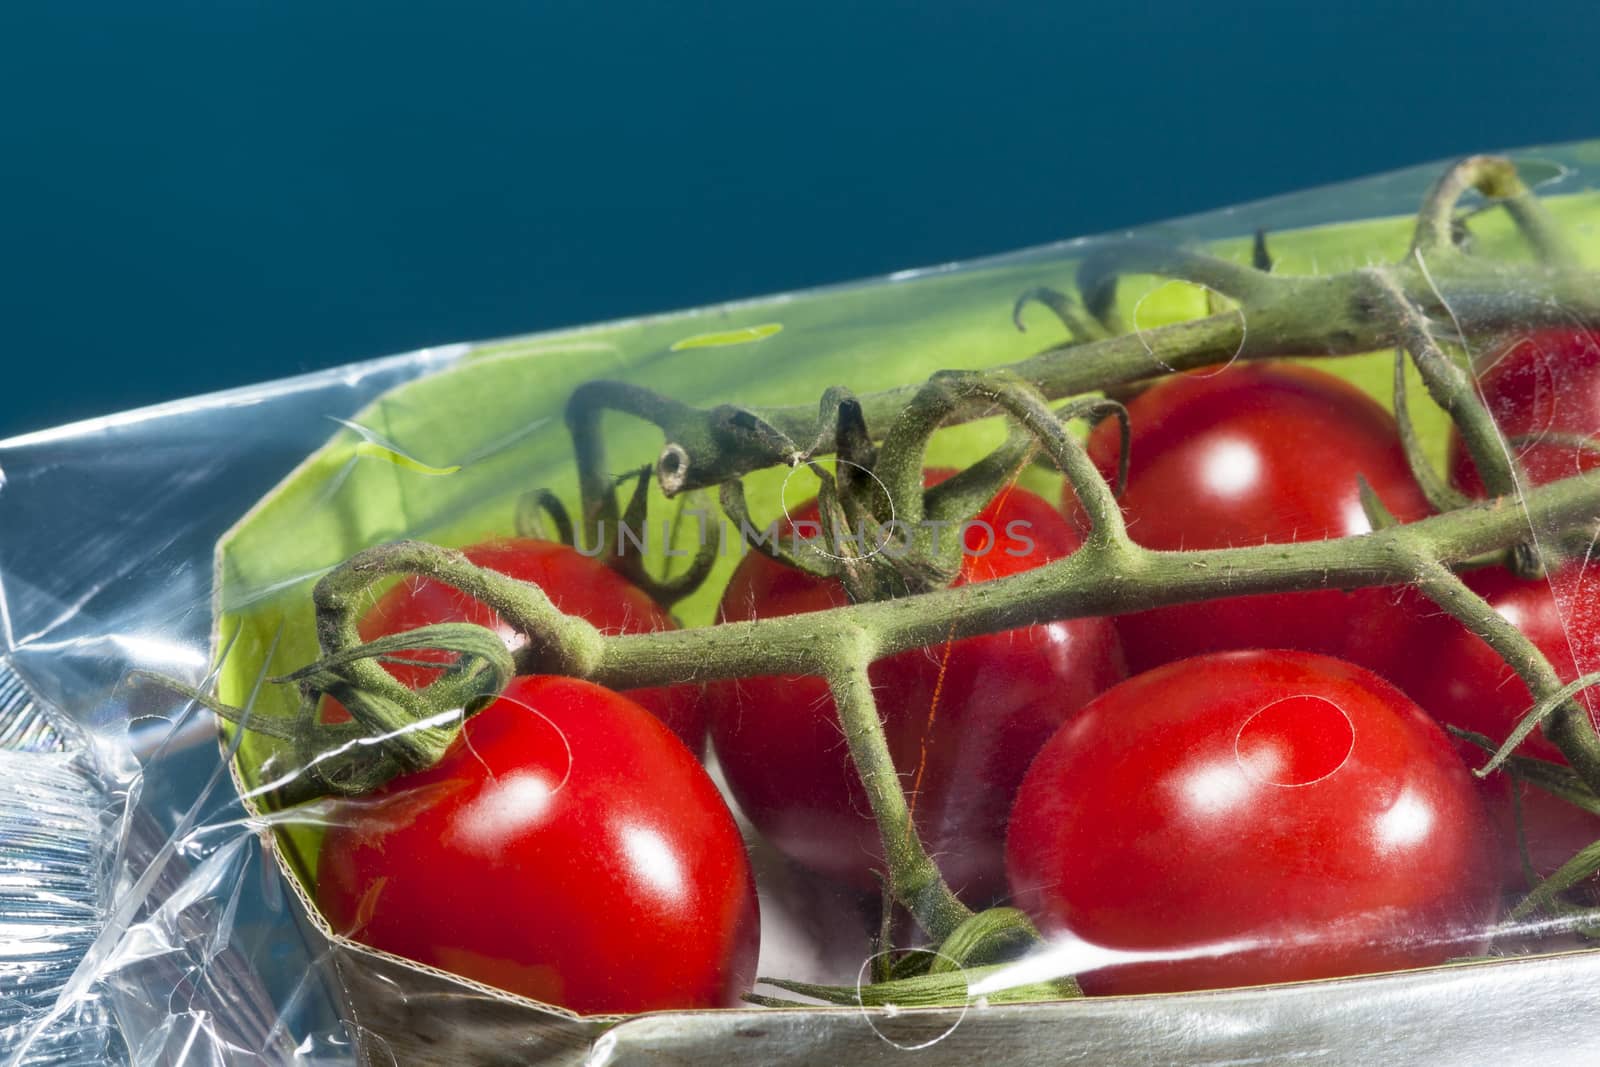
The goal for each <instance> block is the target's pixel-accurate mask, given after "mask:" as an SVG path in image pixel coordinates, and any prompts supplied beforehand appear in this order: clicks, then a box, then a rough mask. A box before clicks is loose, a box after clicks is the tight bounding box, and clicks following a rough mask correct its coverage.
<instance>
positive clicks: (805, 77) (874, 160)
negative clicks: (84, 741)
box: [0, 0, 1600, 437]
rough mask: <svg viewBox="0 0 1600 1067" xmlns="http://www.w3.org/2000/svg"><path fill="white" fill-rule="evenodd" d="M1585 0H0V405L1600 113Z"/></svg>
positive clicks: (868, 262)
mask: <svg viewBox="0 0 1600 1067" xmlns="http://www.w3.org/2000/svg"><path fill="white" fill-rule="evenodd" d="M1597 29H1600V6H1597V5H1595V4H1594V3H1593V2H1592V0H1589V2H1586V3H1579V2H1557V3H1545V4H1540V5H1523V6H1520V7H1515V6H1514V7H1511V8H1507V6H1506V5H1504V4H1503V3H1487V2H1482V0H1462V2H1458V3H1454V4H1450V5H1442V4H1440V5H1434V4H1417V3H1405V2H1397V0H1388V2H1380V0H1343V2H1338V3H1336V2H1331V0H1330V2H1327V3H1318V4H1315V5H1312V4H1299V3H1285V2H1281V0H1280V2H1276V3H1235V4H1222V3H1212V4H1206V5H1178V4H1158V3H1144V4H1139V3H1129V4H1109V3H1100V4H1094V5H1072V4H1063V3H1046V2H1034V0H1029V2H1013V3H1005V2H1002V0H987V2H972V3H958V2H953V0H919V2H886V0H875V2H871V3H852V4H829V3H819V4H811V5H797V4H786V5H779V4H772V3H749V2H746V3H739V4H733V3H729V4H693V3H683V2H680V3H671V4H669V3H656V2H642V0H634V2H631V3H628V4H606V3H597V2H590V3H564V2H563V3H558V2H545V3H522V4H489V3H485V4H461V3H443V2H419V3H403V2H399V0H388V2H382V3H380V2H367V0H317V2H302V0H255V2H249V0H205V2H201V0H188V2H180V0H147V2H144V3H139V4H133V3H129V2H127V0H76V2H73V3H61V2H50V3H34V2H32V0H20V2H19V0H10V2H9V3H7V4H6V5H4V7H3V8H0V119H3V121H0V253H3V254H0V328H3V333H0V437H4V436H6V435H8V434H11V433H16V432H20V431H25V430H30V429H36V428H40V427H43V426H46V425H50V424H54V423H57V422H61V421H64V420H68V419H74V418H79V417H84V416H89V415H95V414H101V413H105V412H109V411H114V410H118V409H122V408H127V407H131V406H135V405H139V404H145V403H150V402H153V401H158V400H164V399H170V398H173V397H177V396H182V395H186V394H189V393H195V392H200V391H205V390H210V389H216V388H221V387H225V386H230V385H237V384H243V383H246V382H251V381H257V380H262V379H267V378H274V377H279V376H282V375H287V374H293V373H296V372H299V371H304V370H309V369H312V368H316V367H321V366H327V365H330V364H335V363H340V362H345V361H348V360H352V359H358V358H364V357H368V356H375V355H382V354H386V353H389V352H394V351H400V350H404V349H409V348H414V347H419V346H423V345H428V344H432V343H438V342H446V341H452V340H463V339H471V338H482V337H492V336H497V335H505V334H511V333H518V332H524V331H529V330H535V329H545V328H550V327H555V326H560V325H564V324H572V323H579V322H584V321H589V320H595V319H600V318H608V317H616V316H622V315H631V314H635V313H641V312H648V311H656V310H665V309H670V308H674V307H680V306H685V305H693V304H699V303H705V302H710V301H719V300H724V299H729V298H734V297H740V296H748V295H755V294H759V293H763V292H769V291H774V290H782V289H788V288H794V287H799V286H807V285H813V284H817V283H822V282H828V281H839V280H844V279H847V278H852V277H857V276H861V275H868V274H874V273H881V272H885V271H889V270H894V269H898V268H903V267H908V266H916V265H922V264H927V263H931V262H940V261H945V260H950V259H955V258H961V257H968V256H973V255H978V254H982V253H987V252H996V251H1003V250H1006V249H1009V248H1014V247H1018V246H1023V245H1029V244H1037V243H1040V242H1043V241H1047V240H1052V239H1056V238H1060V237H1069V236H1075V235H1079V234H1084V233H1092V232H1097V231H1103V230H1108V229H1115V228H1120V227H1123V226H1127V225H1132V224H1136V223H1140V222H1146V221H1152V220H1155V219H1159V218H1163V217H1168V216H1172V215H1179V214H1185V213H1190V212H1195V211H1200V210H1204V209H1207V208H1211V207H1218V206H1222V205H1225V204H1228V203H1232V202H1236V201H1240V200H1246V199H1251V198H1256V197H1260V196H1264V195H1269V194H1272V193H1275V192H1282V191H1289V190H1292V189H1295V188H1299V187H1303V186H1307V185H1314V184H1319V183H1324V182H1330V181H1337V180H1340V179H1344V178H1349V177H1355V176H1359V175H1362V174H1366V173H1370V172H1374V171H1380V170H1386V169H1390V168H1393V167H1397V166H1401V165H1405V164H1409V163H1415V162H1421V161H1424V160H1429V159H1433V158H1438V157H1446V156H1451V155H1457V154H1462V153H1465V152H1468V151H1473V150H1480V149H1486V148H1495V147H1506V146H1512V145H1523V144H1536V143H1540V142H1550V141H1558V140H1569V139H1576V138H1583V137H1589V136H1595V135H1596V134H1597V133H1600V117H1597V115H1600V112H1597V109H1596V104H1597V103H1600V92H1597V90H1600V64H1597V63H1596V62H1595V57H1594V41H1595V31H1596V30H1597Z"/></svg>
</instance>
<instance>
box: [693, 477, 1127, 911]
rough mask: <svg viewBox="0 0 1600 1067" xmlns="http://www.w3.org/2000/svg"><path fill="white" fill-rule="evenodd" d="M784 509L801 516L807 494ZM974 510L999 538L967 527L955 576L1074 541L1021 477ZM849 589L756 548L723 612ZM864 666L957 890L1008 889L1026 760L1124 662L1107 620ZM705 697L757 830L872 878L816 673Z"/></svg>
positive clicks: (731, 685)
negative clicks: (1012, 530)
mask: <svg viewBox="0 0 1600 1067" xmlns="http://www.w3.org/2000/svg"><path fill="white" fill-rule="evenodd" d="M941 473H942V472H935V473H934V474H932V475H931V476H930V480H934V479H936V478H938V477H939V476H940V474H941ZM792 514H793V518H794V519H795V520H796V521H801V520H807V519H812V518H814V517H815V515H816V510H815V506H814V505H809V506H808V507H806V508H801V509H799V510H797V511H795V512H793V513H792ZM978 518H979V519H981V520H983V521H985V522H987V523H989V524H990V526H992V527H993V529H994V531H995V534H996V535H997V540H996V542H995V543H994V544H993V546H992V547H991V548H990V550H989V551H987V552H983V553H982V554H977V550H978V549H979V548H981V547H983V546H984V545H986V544H988V537H987V535H986V534H985V533H984V532H983V531H982V530H981V529H974V530H972V531H971V534H970V538H969V541H968V544H969V547H970V550H971V551H972V552H973V553H974V554H969V555H967V556H966V557H965V558H964V560H963V566H962V571H961V574H960V576H959V577H958V578H957V581H956V584H957V585H960V584H967V583H971V582H979V581H986V580H989V579H991V578H998V577H1003V576H1005V575H1006V574H1011V573H1016V572H1019V571H1022V570H1026V569H1028V568H1030V567H1035V566H1039V565H1040V564H1042V563H1045V562H1047V561H1048V560H1051V559H1056V558H1059V557H1061V556H1065V555H1067V554H1069V553H1071V552H1072V551H1073V550H1075V549H1076V548H1077V547H1078V545H1079V544H1080V539H1079V537H1078V535H1077V534H1076V533H1075V532H1074V531H1073V530H1072V528H1071V526H1070V525H1069V524H1068V523H1067V522H1066V521H1065V520H1063V519H1062V517H1061V516H1060V514H1059V513H1058V512H1057V511H1056V510H1055V509H1054V508H1052V507H1051V506H1050V505H1049V503H1047V502H1046V501H1045V500H1043V499H1042V498H1040V497H1039V496H1037V495H1036V494H1034V493H1031V492H1028V491H1027V490H1024V489H1018V488H1011V489H1008V490H1006V491H1004V492H1003V493H1002V494H1001V496H1000V497H999V498H997V499H996V501H995V502H994V503H992V504H991V505H990V506H989V507H988V508H986V509H985V510H984V511H983V512H982V513H980V515H979V516H978ZM1014 522H1025V523H1027V524H1028V525H1027V526H1026V527H1021V528H1018V529H1020V530H1024V531H1025V535H1026V538H1027V539H1028V541H1029V542H1031V544H1029V543H1025V542H1024V541H1022V540H1020V539H1010V538H1007V536H1006V532H1007V526H1008V524H1010V523H1014ZM949 536H955V533H954V532H953V531H952V532H951V533H950V534H949ZM1013 552H1015V553H1018V554H1011V553H1013ZM845 603H847V598H846V596H845V593H844V590H843V588H842V587H840V585H839V584H838V583H837V582H834V581H832V580H824V579H818V578H815V577H812V576H811V575H808V574H805V573H803V572H800V571H797V570H793V569H791V568H788V567H785V566H783V565H781V564H778V563H776V562H774V561H772V560H771V559H769V558H767V557H766V556H762V555H759V554H756V553H751V554H750V555H748V556H746V557H745V558H744V559H743V560H742V561H741V562H740V564H739V567H738V568H737V570H736V571H735V572H734V575H733V577H732V580H731V581H730V582H729V583H728V587H727V590H726V592H725V593H724V595H723V599H722V606H721V617H722V618H723V619H724V620H729V621H733V620H748V619H757V618H772V617H775V616H780V615H793V614H797V613H800V612H806V611H818V610H822V609H825V608H830V607H835V606H840V605H843V604H845ZM870 675H871V678H872V681H873V683H874V687H875V689H876V693H877V699H878V711H879V714H880V717H881V718H882V719H883V722H884V729H885V733H886V735H887V739H888V742H889V750H890V752H891V754H892V756H893V758H894V761H895V766H896V768H897V769H898V770H899V772H900V775H901V779H902V781H903V783H904V784H905V786H906V787H907V789H908V791H909V794H910V803H911V806H912V812H913V817H914V819H915V821H916V824H917V828H918V830H919V832H920V833H921V834H922V837H923V841H924V843H925V844H926V845H927V847H928V850H929V852H930V853H931V854H932V855H933V856H934V858H935V860H936V862H937V863H938V865H939V867H940V870H941V872H942V873H943V874H944V876H945V878H946V880H947V881H948V882H949V883H950V885H951V887H952V888H953V889H955V890H956V891H957V892H958V893H960V894H961V895H962V896H963V897H964V898H965V899H967V900H969V901H971V902H973V903H974V904H978V903H982V902H986V901H988V900H991V899H995V898H997V897H998V896H1000V895H1001V894H1002V893H1003V892H1004V888H1005V870H1004V836H1005V835H1004V830H1005V819H1006V813H1007V810H1008V809H1009V807H1010V802H1011V797H1012V796H1013V795H1014V794H1015V792H1016V788H1017V785H1018V784H1019V783H1020V782H1021V781H1022V775H1023V773H1024V772H1025V771H1026V770H1027V766H1028V762H1029V761H1030V760H1031V759H1032V757H1033V754H1034V753H1035V752H1037V751H1038V749H1039V747H1040V746H1041V745H1042V744H1044V742H1045V740H1046V739H1047V738H1048V737H1049V736H1050V734H1051V733H1053V732H1054V730H1055V728H1056V727H1057V726H1058V725H1059V724H1060V723H1061V722H1062V721H1063V720H1065V718H1066V717H1067V716H1068V715H1070V714H1071V713H1072V712H1073V711H1074V710H1076V709H1077V708H1079V707H1081V706H1082V705H1083V704H1084V703H1086V702H1087V701H1088V700H1089V699H1090V698H1091V697H1093V696H1094V695H1095V694H1096V693H1099V692H1100V691H1102V690H1103V689H1105V688H1106V687H1108V686H1110V685H1112V684H1114V683H1115V682H1117V681H1118V680H1120V679H1121V678H1123V677H1125V675H1126V671H1125V669H1124V667H1123V661H1122V653H1121V648H1120V646H1119V644H1118V641H1117V637H1116V632H1115V630H1114V629H1113V628H1112V626H1111V624H1110V623H1109V621H1107V620H1105V619H1077V620H1071V621H1066V622H1056V623H1051V624H1049V625H1044V626H1032V627H1028V628H1026V629H1023V630H1015V631H1009V632H1006V633H999V634H992V635H986V636H982V637H974V638H967V639H964V640H961V641H956V642H953V643H950V644H946V645H940V646H936V647H933V648H928V649H913V650H910V651H907V652H904V653H901V654H900V655H897V656H892V657H889V658H887V659H884V660H880V661H879V662H877V663H875V664H873V666H872V668H871V671H870ZM707 703H708V705H709V707H710V720H711V741H712V746H713V748H714V749H715V750H716V753H717V756H718V760H719V762H720V764H721V766H722V769H723V772H724V775H725V776H726V778H727V781H728V785H729V787H730V789H731V790H732V792H733V795H734V797H735V799H737V800H738V802H739V806H740V808H741V809H742V810H743V811H744V813H745V814H746V815H747V816H748V817H749V818H750V820H751V821H752V822H753V823H754V824H755V825H756V827H757V828H758V829H759V830H760V831H761V833H762V834H763V835H764V836H766V837H767V838H768V839H769V840H770V841H771V842H772V843H773V844H774V845H775V846H776V847H777V848H778V849H779V850H780V851H781V852H783V853H784V854H785V855H787V856H788V857H790V858H791V859H794V860H796V861H798V862H800V863H801V864H804V865H805V866H807V867H810V868H811V869H813V870H815V871H818V872H820V873H822V874H824V875H826V876H828V877H830V878H833V879H835V880H838V881H842V882H845V883H846V884H848V885H851V886H853V887H855V888H857V889H860V890H863V891H872V890H875V889H877V888H878V887H879V886H880V885H881V883H880V882H879V881H878V879H877V878H876V877H875V876H874V875H873V871H874V869H881V867H882V858H881V857H882V847H881V842H880V841H879V838H878V830H877V827H876V824H875V823H874V822H873V820H872V818H871V807H870V805H869V803H868V800H867V796H866V792H865V790H864V789H863V788H862V785H861V781H860V779H859V778H858V777H857V775H856V773H855V770H854V768H853V767H852V766H851V764H850V757H849V752H848V750H847V748H846V745H845V741H844V736H843V733H842V728H841V726H840V724H839V719H838V713H837V711H836V709H835V707H834V703H833V698H832V696H831V695H830V694H829V692H828V688H827V685H826V683H824V682H823V681H822V680H821V679H818V678H809V677H771V676H769V677H757V678H743V679H739V680H737V681H728V682H716V683H712V684H711V685H709V686H707Z"/></svg>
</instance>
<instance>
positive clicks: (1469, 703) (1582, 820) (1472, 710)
mask: <svg viewBox="0 0 1600 1067" xmlns="http://www.w3.org/2000/svg"><path fill="white" fill-rule="evenodd" d="M1466 582H1467V585H1468V586H1469V587H1471V588H1472V590H1473V591H1474V592H1476V593H1477V594H1478V595H1479V596H1481V597H1483V598H1484V599H1485V600H1487V601H1488V602H1489V605H1490V606H1491V607H1493V608H1494V609H1495V610H1496V611H1498V612H1499V613H1500V614H1501V615H1503V616H1504V617H1505V618H1506V619H1507V620H1509V621H1510V622H1511V623H1512V624H1513V625H1515V626H1516V627H1517V629H1519V630H1521V631H1522V632H1523V633H1524V634H1526V635H1527V636H1528V638H1529V639H1530V640H1531V641H1532V642H1533V643H1534V645H1535V646H1536V647H1537V648H1538V649H1539V651H1540V652H1542V653H1543V654H1544V656H1545V658H1546V659H1548V660H1549V661H1550V665H1551V666H1552V667H1554V668H1555V671H1556V673H1557V674H1558V675H1559V676H1560V677H1561V680H1562V681H1563V682H1570V681H1573V680H1574V679H1576V678H1577V677H1578V676H1579V675H1581V674H1587V673H1590V672H1591V671H1596V670H1600V563H1595V564H1581V565H1573V566H1569V567H1567V568H1565V569H1563V570H1561V571H1559V572H1557V573H1556V574H1555V575H1553V576H1552V577H1550V578H1548V579H1537V580H1533V581H1526V580H1523V579H1520V578H1518V577H1516V576H1515V575H1513V574H1512V573H1511V572H1510V571H1507V570H1505V569H1503V568H1500V567H1492V568H1485V569H1484V570H1480V571H1474V572H1473V573H1471V574H1469V575H1467V576H1466ZM1407 651H1408V653H1409V656H1410V662H1411V665H1412V666H1411V667H1410V669H1409V670H1407V671H1406V672H1405V673H1403V674H1401V675H1400V676H1398V677H1396V678H1395V681H1396V682H1397V683H1398V684H1399V685H1400V686H1401V688H1403V689H1404V690H1405V691H1406V692H1407V693H1408V694H1409V695H1410V696H1411V698H1412V699H1413V700H1415V701H1416V702H1417V703H1418V704H1420V705H1422V706H1423V707H1424V708H1426V709H1427V710H1428V712H1429V713H1431V714H1432V715H1433V716H1434V717H1435V718H1437V719H1438V720H1439V721H1440V722H1443V723H1446V724H1448V725H1451V726H1458V727H1460V728H1462V729H1464V730H1472V731H1474V732H1476V733H1480V734H1483V735H1484V736H1485V737H1488V738H1489V739H1490V740H1491V741H1493V742H1495V743H1496V744H1499V743H1500V742H1502V741H1504V740H1505V739H1506V738H1507V737H1509V736H1510V735H1511V731H1512V730H1513V729H1514V728H1515V727H1516V725H1517V723H1518V722H1520V721H1521V720H1522V717H1523V716H1524V715H1526V714H1527V713H1528V711H1529V710H1531V709H1532V707H1533V696H1532V694H1530V693H1529V692H1528V687H1527V686H1526V685H1525V684H1523V681H1522V679H1521V678H1519V677H1517V674H1516V672H1515V671H1513V670H1512V669H1511V668H1510V667H1509V666H1507V665H1506V662H1505V660H1503V659H1501V658H1500V656H1499V655H1498V654H1496V653H1495V651H1494V650H1493V649H1491V648H1490V647H1489V646H1488V645H1487V644H1485V643H1484V641H1483V639H1482V638H1480V637H1478V636H1477V635H1476V634H1473V633H1471V632H1470V631H1469V630H1467V628H1466V627H1465V626H1462V625H1461V624H1460V623H1459V622H1457V621H1456V620H1455V619H1454V618H1453V617H1452V616H1450V615H1448V614H1446V613H1445V612H1443V611H1437V610H1436V611H1435V613H1434V614H1433V615H1431V616H1429V617H1428V618H1427V619H1425V620H1424V621H1423V623H1422V624H1421V625H1420V626H1419V627H1418V629H1417V631H1416V632H1415V633H1414V634H1413V636H1412V639H1411V641H1410V642H1409V644H1408V647H1407ZM1578 701H1579V702H1580V703H1581V704H1582V705H1583V706H1585V707H1586V708H1588V709H1589V711H1590V718H1591V720H1593V721H1596V722H1600V714H1596V713H1597V712H1600V694H1596V693H1595V691H1594V690H1592V689H1589V690H1584V691H1583V692H1581V693H1579V694H1578ZM1460 747H1461V751H1462V754H1463V755H1464V756H1465V758H1466V759H1467V761H1468V762H1469V763H1473V764H1475V765H1477V764H1482V763H1483V762H1484V761H1485V760H1486V759H1488V754H1487V753H1486V752H1484V751H1483V750H1482V749H1481V748H1478V747H1477V746H1475V745H1471V744H1468V743H1467V742H1465V741H1463V742H1460ZM1517 754H1518V755H1522V756H1533V757H1536V758H1538V759H1545V760H1551V761H1553V762H1556V763H1560V764H1563V765H1565V764H1566V762H1567V761H1566V757H1564V756H1562V754H1561V750H1560V749H1558V748H1556V746H1555V745H1553V744H1551V743H1550V742H1549V741H1548V740H1546V739H1545V736H1544V732H1543V731H1542V730H1535V731H1534V732H1533V733H1532V734H1530V735H1529V737H1528V739H1527V740H1526V741H1524V742H1523V743H1522V744H1521V745H1519V746H1518V747H1517ZM1479 788H1480V790H1481V791H1482V793H1483V795H1484V797H1485V800H1486V803H1487V806H1488V808H1489V811H1490V814H1491V815H1492V816H1493V817H1494V819H1495V821H1496V823H1497V824H1498V826H1499V828H1500V832H1501V839H1502V842H1503V844H1504V850H1503V855H1504V871H1505V878H1506V881H1507V883H1508V884H1509V885H1512V886H1525V884H1526V880H1525V878H1524V875H1523V871H1522V861H1521V858H1520V853H1519V850H1518V847H1517V839H1516V825H1515V820H1514V811H1513V809H1512V792H1511V791H1512V789H1513V788H1516V789H1517V798H1518V800H1519V801H1520V803H1521V805H1522V819H1523V830H1524V834H1525V836H1526V842H1527V846H1528V853H1529V859H1530V860H1531V862H1532V865H1533V868H1534V870H1535V871H1536V872H1537V873H1538V874H1540V875H1548V874H1550V873H1552V872H1553V871H1554V870H1555V869H1556V868H1558V867H1560V866H1561V865H1562V864H1563V863H1565V862H1566V861H1567V860H1569V859H1571V858H1572V857H1573V856H1574V855H1576V854H1577V852H1578V851H1579V850H1580V849H1582V848H1585V847H1587V846H1588V845H1591V844H1593V843H1594V842H1596V841H1600V816H1595V815H1592V814H1590V813H1588V812H1586V811H1584V810H1583V809H1581V808H1578V807H1576V806H1574V805H1572V804H1569V803H1567V802H1566V801H1564V800H1561V799H1559V798H1557V797H1554V796H1551V795H1550V794H1549V793H1546V792H1545V791H1544V790H1542V789H1539V788H1538V787H1536V786H1532V785H1528V784H1526V783H1513V782H1512V780H1511V779H1510V777H1509V776H1508V775H1505V774H1494V775H1490V776H1489V777H1488V778H1485V779H1482V780H1480V783H1479Z"/></svg>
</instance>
